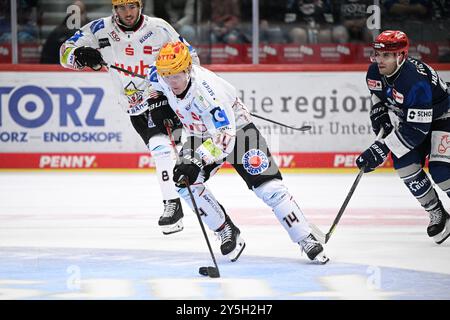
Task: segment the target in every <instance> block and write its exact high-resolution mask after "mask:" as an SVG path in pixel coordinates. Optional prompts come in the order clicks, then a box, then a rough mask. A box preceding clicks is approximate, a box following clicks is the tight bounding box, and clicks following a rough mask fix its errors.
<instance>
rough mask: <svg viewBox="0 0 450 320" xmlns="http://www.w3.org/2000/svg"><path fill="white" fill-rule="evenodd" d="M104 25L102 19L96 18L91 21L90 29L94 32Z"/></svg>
mask: <svg viewBox="0 0 450 320" xmlns="http://www.w3.org/2000/svg"><path fill="white" fill-rule="evenodd" d="M104 27H105V21H103V19H98V20H95V21H94V22H92V23H91V26H90V28H91V31H92V33H93V34H95V33H96V32H97V31H99V30H101V29H103V28H104Z"/></svg>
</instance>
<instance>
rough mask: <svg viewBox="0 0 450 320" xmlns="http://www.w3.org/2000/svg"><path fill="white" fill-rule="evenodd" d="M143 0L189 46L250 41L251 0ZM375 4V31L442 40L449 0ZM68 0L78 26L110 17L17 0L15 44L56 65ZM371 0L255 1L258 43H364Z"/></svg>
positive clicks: (62, 0)
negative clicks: (31, 46)
mask: <svg viewBox="0 0 450 320" xmlns="http://www.w3.org/2000/svg"><path fill="white" fill-rule="evenodd" d="M143 1H144V11H143V12H144V13H145V14H147V15H150V16H157V17H161V18H163V19H165V20H167V21H168V22H169V23H171V24H172V25H173V26H174V27H175V29H176V30H177V31H178V32H179V33H180V34H181V35H183V36H184V37H185V38H186V39H188V40H189V41H190V42H191V43H192V44H194V45H198V44H209V45H214V44H224V43H225V44H242V43H251V41H252V23H251V22H252V0H143ZM378 2H379V3H380V11H379V12H380V13H381V21H380V22H381V25H380V27H381V29H383V30H385V29H392V28H393V29H400V30H403V31H404V32H406V33H407V34H408V36H409V37H410V39H412V41H419V42H420V41H429V42H448V41H449V40H450V32H449V30H450V0H379V1H378ZM53 4H55V5H53ZM71 4H75V5H76V6H78V7H79V8H80V12H81V13H82V15H81V25H83V24H85V23H87V22H89V21H92V20H94V19H96V18H99V17H102V16H107V15H109V14H111V2H110V0H96V1H91V0H84V2H83V0H77V1H75V2H73V0H17V5H18V41H19V43H38V44H39V45H40V50H41V62H42V63H57V60H56V59H57V58H58V55H57V54H55V53H54V52H57V48H59V45H60V44H61V43H62V42H63V41H64V40H65V39H67V38H68V37H70V36H71V35H72V34H73V33H74V32H75V31H76V28H73V27H71V26H69V27H68V23H67V19H68V18H69V17H70V14H68V13H66V12H65V10H64V9H65V8H67V6H69V5H71ZM372 5H374V1H373V0H259V21H260V22H259V37H260V42H262V43H275V44H289V43H298V44H321V43H369V42H371V40H372V39H373V33H376V32H378V31H379V30H376V29H374V30H369V29H368V27H367V19H368V18H369V17H370V16H371V14H372V13H373V10H368V8H369V7H370V6H372ZM58 8H59V9H58ZM10 10H11V8H10V0H0V43H8V42H10V41H11V23H10ZM58 10H59V11H58ZM368 12H369V13H368ZM58 17H59V21H55V19H56V18H58Z"/></svg>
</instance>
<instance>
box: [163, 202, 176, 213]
mask: <svg viewBox="0 0 450 320" xmlns="http://www.w3.org/2000/svg"><path fill="white" fill-rule="evenodd" d="M176 209H177V203H176V202H167V203H166V204H165V206H164V212H163V214H162V215H163V217H172V216H173V215H174V214H175V211H176Z"/></svg>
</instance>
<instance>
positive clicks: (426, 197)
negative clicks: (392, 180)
mask: <svg viewBox="0 0 450 320" xmlns="http://www.w3.org/2000/svg"><path fill="white" fill-rule="evenodd" d="M401 178H402V180H403V182H404V183H405V185H406V187H407V188H408V189H409V191H410V192H411V193H412V195H413V196H414V197H415V198H416V199H417V200H418V201H419V203H420V204H421V205H422V207H423V208H424V209H425V210H427V211H428V210H431V209H433V208H434V207H435V206H436V204H437V203H438V202H439V198H438V195H437V193H436V191H435V190H434V188H433V185H432V183H431V180H430V179H429V178H428V176H427V174H426V173H425V171H423V169H422V168H420V169H419V170H417V171H416V172H414V173H412V174H410V175H408V176H404V177H402V176H401Z"/></svg>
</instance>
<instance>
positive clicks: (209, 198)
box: [178, 183, 225, 231]
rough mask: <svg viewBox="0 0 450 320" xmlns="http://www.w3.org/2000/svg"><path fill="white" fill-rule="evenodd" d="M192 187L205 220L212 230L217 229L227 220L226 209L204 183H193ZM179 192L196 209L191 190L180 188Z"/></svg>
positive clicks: (195, 199)
mask: <svg viewBox="0 0 450 320" xmlns="http://www.w3.org/2000/svg"><path fill="white" fill-rule="evenodd" d="M190 188H191V191H192V195H193V196H194V201H195V204H196V205H197V208H198V210H199V213H200V216H201V218H202V220H203V222H205V223H206V225H207V226H208V227H209V229H210V230H212V231H216V230H217V229H218V228H219V227H220V226H221V225H222V224H223V223H224V222H225V210H224V209H223V207H222V206H221V205H220V203H219V202H218V201H217V200H216V198H215V197H214V195H213V194H212V193H211V192H210V191H209V190H208V188H207V187H206V186H205V185H204V184H203V183H198V184H193V185H191V186H190ZM178 194H179V195H180V196H181V197H182V198H183V199H184V201H186V203H187V204H188V205H189V207H190V208H191V209H192V211H194V205H193V203H192V201H191V196H190V195H189V190H188V189H187V188H178Z"/></svg>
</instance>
